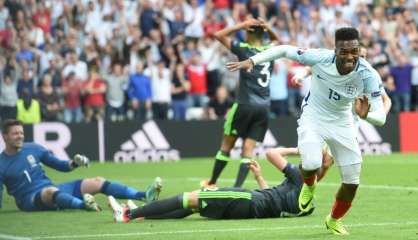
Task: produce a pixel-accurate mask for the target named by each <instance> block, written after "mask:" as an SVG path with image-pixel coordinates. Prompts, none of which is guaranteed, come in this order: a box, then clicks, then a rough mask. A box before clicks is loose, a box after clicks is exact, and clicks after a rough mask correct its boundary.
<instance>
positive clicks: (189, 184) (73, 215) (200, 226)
mask: <svg viewBox="0 0 418 240" xmlns="http://www.w3.org/2000/svg"><path fill="white" fill-rule="evenodd" d="M290 160H291V161H292V162H297V161H299V160H298V159H297V158H291V159H290ZM260 163H261V165H262V167H263V174H264V177H265V178H266V180H267V181H268V183H269V185H270V186H271V185H274V184H277V183H279V182H280V181H281V180H282V179H283V175H282V174H280V173H278V172H277V171H276V170H275V169H274V168H273V167H272V166H270V164H269V163H268V162H267V161H265V160H260ZM238 164H239V162H238V161H233V162H231V163H229V165H228V166H227V167H226V169H225V171H224V173H223V174H222V176H221V179H220V181H219V185H220V186H230V185H232V184H233V181H234V179H235V175H236V172H237V169H238ZM212 165H213V160H212V159H210V158H207V159H185V160H182V161H180V162H176V163H174V162H166V163H148V164H111V163H109V164H93V165H92V166H91V167H90V168H88V169H77V170H75V171H74V172H72V173H59V172H56V171H54V170H50V169H48V170H47V174H48V175H49V176H50V177H51V179H52V180H53V181H54V182H55V183H60V182H64V181H68V180H72V179H76V178H85V177H93V176H104V177H106V178H107V179H109V180H115V181H119V182H122V183H125V184H128V185H131V186H134V187H136V188H138V189H145V188H146V186H147V185H148V183H150V182H151V181H152V179H153V178H154V177H155V176H161V177H162V178H163V183H164V188H163V193H162V196H161V197H163V198H164V197H168V196H172V195H174V194H177V193H179V192H183V191H191V190H194V189H196V188H197V187H198V185H199V181H200V180H201V179H205V178H207V177H208V176H209V174H210V172H211V169H212ZM339 182H340V178H339V174H338V169H337V168H335V167H333V168H332V169H331V170H330V172H329V174H328V176H327V177H326V179H325V180H324V181H323V182H321V183H320V184H319V186H318V188H317V209H316V211H315V212H314V213H313V215H312V216H309V217H302V218H287V219H285V218H282V219H251V220H223V221H218V220H208V219H205V218H202V217H200V216H198V215H194V216H191V217H189V218H186V219H183V220H153V221H151V220H146V221H143V222H132V223H129V224H115V223H114V222H113V219H112V213H111V211H110V210H109V208H108V207H107V202H106V198H105V197H103V196H102V195H97V199H98V202H99V203H100V204H101V205H102V207H103V208H104V211H102V212H101V213H95V212H84V211H77V210H67V211H61V212H37V213H24V212H19V211H17V209H16V207H15V204H14V201H13V199H12V198H10V197H9V196H7V194H6V193H5V192H4V193H3V209H1V210H0V239H103V240H104V239H170V240H175V239H181V240H187V239H263V240H264V239H303V240H305V239H340V237H336V236H332V235H330V234H329V233H328V232H327V231H326V229H325V227H324V218H325V216H326V215H327V214H328V213H329V211H330V209H331V206H332V203H333V200H334V194H335V192H336V190H337V188H338V184H339ZM245 187H246V188H251V189H252V188H256V183H255V181H254V180H253V177H252V175H249V177H248V178H247V181H246V183H245ZM344 223H345V224H346V225H347V227H348V229H349V231H350V234H351V235H350V236H348V237H344V238H346V239H362V240H363V239H379V240H383V239H390V240H395V239H418V155H406V154H392V155H388V156H379V157H365V159H364V164H363V170H362V178H361V185H360V189H359V192H358V195H357V197H356V199H355V202H354V204H353V207H352V209H351V211H350V212H349V214H348V215H347V216H346V217H345V219H344Z"/></svg>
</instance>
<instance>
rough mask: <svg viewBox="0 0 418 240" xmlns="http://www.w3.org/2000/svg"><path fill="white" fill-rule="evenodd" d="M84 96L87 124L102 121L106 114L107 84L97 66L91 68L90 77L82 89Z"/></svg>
mask: <svg viewBox="0 0 418 240" xmlns="http://www.w3.org/2000/svg"><path fill="white" fill-rule="evenodd" d="M81 93H82V94H83V95H84V112H85V115H84V116H85V118H84V120H85V121H86V122H91V121H92V120H96V121H99V120H102V119H103V116H104V113H105V104H106V102H105V93H106V84H105V82H103V81H102V80H101V79H100V75H99V74H98V73H97V71H96V66H91V69H90V72H89V77H88V79H87V81H85V82H84V83H83V85H82V88H81Z"/></svg>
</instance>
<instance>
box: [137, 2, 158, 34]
mask: <svg viewBox="0 0 418 240" xmlns="http://www.w3.org/2000/svg"><path fill="white" fill-rule="evenodd" d="M140 16H141V17H140V20H139V22H140V28H141V32H142V34H144V36H148V35H149V32H150V31H151V29H152V28H154V26H155V24H156V21H155V19H156V16H157V13H156V11H155V10H154V9H153V6H152V2H151V1H150V0H144V1H143V3H142V9H141V15H140Z"/></svg>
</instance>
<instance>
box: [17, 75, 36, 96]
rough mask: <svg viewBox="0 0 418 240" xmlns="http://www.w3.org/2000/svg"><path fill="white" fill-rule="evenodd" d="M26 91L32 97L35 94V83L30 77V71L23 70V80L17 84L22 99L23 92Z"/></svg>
mask: <svg viewBox="0 0 418 240" xmlns="http://www.w3.org/2000/svg"><path fill="white" fill-rule="evenodd" d="M25 91H26V92H27V94H30V95H31V96H33V95H34V94H35V83H34V81H33V79H32V78H31V77H30V73H29V69H23V70H22V78H21V79H19V82H18V84H17V93H18V95H19V97H20V98H21V97H22V95H23V92H25Z"/></svg>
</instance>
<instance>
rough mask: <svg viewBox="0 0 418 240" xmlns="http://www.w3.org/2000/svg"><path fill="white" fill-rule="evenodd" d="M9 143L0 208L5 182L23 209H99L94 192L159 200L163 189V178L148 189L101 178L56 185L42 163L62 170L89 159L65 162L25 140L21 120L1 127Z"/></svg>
mask: <svg viewBox="0 0 418 240" xmlns="http://www.w3.org/2000/svg"><path fill="white" fill-rule="evenodd" d="M2 135H3V139H4V141H5V144H6V148H5V150H4V151H3V152H2V153H1V154H0V208H1V202H2V195H1V194H2V192H3V184H5V185H6V188H7V192H8V193H9V195H12V196H13V197H14V198H15V201H16V205H17V207H18V208H19V209H20V210H22V211H42V210H58V209H86V210H93V211H100V207H99V206H98V204H97V203H96V201H95V200H94V197H93V195H94V194H96V193H103V194H105V195H112V196H114V197H116V198H121V199H136V200H146V201H147V202H150V201H153V200H156V199H157V198H158V195H159V192H160V190H161V179H160V178H156V180H155V181H154V183H153V184H152V185H151V186H150V187H149V188H148V190H147V192H140V191H137V190H135V189H133V188H131V187H128V186H124V185H121V184H118V183H114V182H110V181H107V180H106V179H104V178H102V177H95V178H86V179H79V180H75V181H71V182H66V183H62V184H59V185H54V184H53V183H52V181H51V180H50V179H49V178H48V177H47V176H46V175H45V172H44V170H43V169H42V165H41V163H43V164H45V165H47V166H49V167H51V168H54V169H56V170H58V171H61V172H69V171H72V170H74V169H75V168H77V167H87V166H88V164H89V159H88V158H87V157H85V156H83V155H80V154H76V155H75V156H74V158H73V160H70V161H63V160H60V159H58V158H57V157H55V156H54V155H53V154H52V153H51V152H50V151H48V150H46V149H45V148H43V147H42V146H40V145H38V144H35V143H24V142H23V140H24V132H23V126H22V123H21V122H20V121H17V120H6V121H5V122H4V124H3V126H2Z"/></svg>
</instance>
